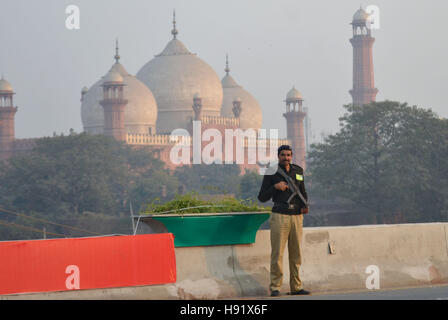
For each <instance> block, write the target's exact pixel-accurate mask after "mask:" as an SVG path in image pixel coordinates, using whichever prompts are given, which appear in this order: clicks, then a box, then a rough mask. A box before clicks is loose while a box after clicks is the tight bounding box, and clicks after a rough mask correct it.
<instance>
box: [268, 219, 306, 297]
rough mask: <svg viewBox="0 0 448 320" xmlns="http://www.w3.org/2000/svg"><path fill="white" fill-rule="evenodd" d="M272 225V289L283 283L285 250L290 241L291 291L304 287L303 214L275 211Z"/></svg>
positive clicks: (278, 288) (276, 288)
mask: <svg viewBox="0 0 448 320" xmlns="http://www.w3.org/2000/svg"><path fill="white" fill-rule="evenodd" d="M270 227H271V248H272V251H271V284H270V287H269V289H270V290H271V291H274V290H279V291H280V289H281V287H282V284H283V252H284V251H285V246H286V242H288V252H289V286H290V289H291V291H298V290H301V289H303V286H302V281H301V280H300V276H299V269H300V265H301V263H302V256H301V250H300V245H301V242H302V229H303V215H302V214H299V215H288V214H280V213H275V212H273V213H272V214H271V217H270Z"/></svg>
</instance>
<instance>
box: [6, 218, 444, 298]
mask: <svg viewBox="0 0 448 320" xmlns="http://www.w3.org/2000/svg"><path fill="white" fill-rule="evenodd" d="M447 234H448V223H427V224H401V225H369V226H350V227H320V228H304V233H303V241H302V249H303V250H302V253H303V259H302V262H303V265H302V268H301V271H300V274H301V278H302V281H303V283H304V286H305V288H306V289H309V290H311V291H313V292H331V291H338V290H359V289H372V290H375V289H384V288H397V287H407V286H419V285H430V284H440V283H448V236H447ZM269 237H270V232H269V230H260V231H258V233H257V238H256V242H255V243H254V244H250V245H233V246H209V247H190V248H176V264H177V281H176V283H175V284H169V285H161V286H142V287H127V288H113V289H98V290H76V291H68V292H51V293H34V294H22V295H8V296H0V299H219V298H234V297H251V296H265V295H268V294H269V291H268V288H269V269H270V267H269V266H270V250H271V247H270V238H269ZM287 257H288V252H287V248H286V249H285V253H284V259H283V270H284V279H283V283H284V285H283V288H282V292H284V293H286V292H288V291H289V268H288V260H287Z"/></svg>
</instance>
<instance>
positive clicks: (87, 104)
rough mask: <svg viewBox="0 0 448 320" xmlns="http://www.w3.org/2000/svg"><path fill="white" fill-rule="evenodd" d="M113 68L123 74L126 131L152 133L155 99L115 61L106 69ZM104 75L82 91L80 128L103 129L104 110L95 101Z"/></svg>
mask: <svg viewBox="0 0 448 320" xmlns="http://www.w3.org/2000/svg"><path fill="white" fill-rule="evenodd" d="M114 71H115V72H116V73H118V74H120V75H121V77H123V83H124V84H125V86H124V92H123V95H124V99H126V100H128V104H127V105H126V108H125V110H124V125H125V128H126V132H127V133H147V134H148V133H149V134H155V130H156V122H157V103H156V100H155V98H154V96H153V94H152V93H151V90H149V89H148V87H147V86H146V85H145V84H144V83H142V82H141V81H140V80H138V79H137V78H136V77H134V76H132V75H130V74H129V73H128V72H127V71H126V70H125V68H124V67H123V66H122V65H121V64H120V63H119V62H118V61H117V63H115V64H114V65H113V66H112V68H111V69H110V71H109V73H108V74H110V72H114ZM103 81H104V77H103V78H102V79H100V80H99V81H97V82H96V83H95V84H94V85H93V86H92V87H91V88H90V89H89V90H88V91H87V92H85V91H84V93H83V97H82V100H81V101H82V104H81V119H82V123H83V126H84V131H85V132H88V133H92V134H102V133H103V129H104V110H103V107H102V106H101V105H100V103H99V101H100V100H102V98H103V89H102V87H101V85H102V83H103Z"/></svg>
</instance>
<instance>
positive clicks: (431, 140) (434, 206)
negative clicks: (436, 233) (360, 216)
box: [308, 101, 448, 222]
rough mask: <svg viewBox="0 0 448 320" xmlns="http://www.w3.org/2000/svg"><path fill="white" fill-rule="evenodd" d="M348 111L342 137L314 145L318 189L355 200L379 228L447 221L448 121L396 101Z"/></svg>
mask: <svg viewBox="0 0 448 320" xmlns="http://www.w3.org/2000/svg"><path fill="white" fill-rule="evenodd" d="M345 109H346V110H347V113H346V114H345V115H344V116H343V117H341V118H340V119H339V120H340V126H341V129H340V131H339V132H338V133H336V134H335V135H330V136H329V137H327V138H326V140H325V142H324V143H322V144H317V145H312V151H311V152H310V153H309V165H308V168H309V173H310V179H311V182H312V184H313V188H320V189H322V190H325V191H327V192H329V194H331V195H334V196H340V197H343V198H347V199H350V200H352V201H353V202H355V203H356V204H357V205H359V206H360V207H361V208H364V209H365V210H366V211H367V212H370V214H374V215H376V216H377V218H378V221H379V222H383V221H385V219H386V220H390V217H391V216H401V217H404V219H405V220H406V221H423V220H425V221H428V220H429V221H440V220H446V219H447V218H448V216H447V202H446V200H445V199H446V198H447V196H448V169H447V168H448V122H447V120H446V119H440V118H438V117H437V115H436V114H434V113H433V112H432V111H431V110H425V109H422V108H418V107H416V106H414V107H409V106H407V104H400V103H398V102H391V101H385V102H378V103H375V102H374V103H371V104H369V105H364V106H363V107H357V106H353V105H347V106H345Z"/></svg>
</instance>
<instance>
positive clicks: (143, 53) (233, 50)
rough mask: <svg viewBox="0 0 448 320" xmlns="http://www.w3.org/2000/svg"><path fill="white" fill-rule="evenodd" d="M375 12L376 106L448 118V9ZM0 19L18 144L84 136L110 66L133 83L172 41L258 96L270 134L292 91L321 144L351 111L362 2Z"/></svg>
mask: <svg viewBox="0 0 448 320" xmlns="http://www.w3.org/2000/svg"><path fill="white" fill-rule="evenodd" d="M70 4H74V5H77V6H79V8H80V17H81V21H80V22H81V23H80V27H81V28H80V30H68V29H67V28H66V27H65V20H66V18H67V14H66V13H65V9H66V7H67V6H68V5H70ZM362 5H363V6H364V8H365V7H366V6H367V5H376V6H378V7H379V9H380V29H379V30H374V31H373V36H374V37H375V38H376V41H375V43H374V47H373V54H374V56H373V59H374V70H375V85H376V87H377V88H378V89H379V93H378V95H377V101H382V100H386V99H389V100H395V101H401V102H408V103H409V104H411V105H418V106H420V107H428V108H429V107H430V108H432V110H434V111H435V112H436V113H437V114H439V116H442V117H447V116H448V108H447V105H446V96H445V95H446V94H447V91H448V90H447V89H448V61H447V58H448V40H447V39H448V36H447V31H448V28H447V27H446V21H447V17H448V1H443V0H440V1H439V0H432V1H409V0H408V1H399V0H393V1H391V0H387V1H386V0H385V1H372V2H365V3H364V2H363V3H362ZM1 6H2V8H1V10H0V41H1V50H0V73H3V74H4V76H5V78H6V79H7V80H8V81H9V82H10V83H11V84H12V86H13V88H14V91H15V92H16V96H15V104H16V105H18V106H19V111H18V112H17V114H16V122H15V123H16V137H17V138H31V137H41V136H50V135H52V134H53V132H57V133H61V132H64V133H68V132H69V129H70V128H73V129H75V131H77V132H81V131H82V130H83V129H82V122H81V115H80V108H81V103H80V91H81V88H82V87H83V86H88V87H90V86H91V85H93V84H94V83H95V82H96V81H97V80H99V79H100V77H102V76H103V75H104V74H105V73H106V72H107V71H108V70H109V68H110V67H111V65H112V64H113V63H114V59H113V56H114V54H115V53H114V46H115V38H117V37H118V38H119V41H120V55H121V63H122V64H123V65H124V67H125V68H126V69H127V71H128V72H129V73H131V74H134V75H135V74H136V73H137V72H138V70H140V68H141V67H142V66H143V65H144V64H145V63H146V62H148V61H149V60H150V59H152V58H153V57H154V55H156V54H158V53H160V52H161V51H162V50H163V48H164V47H165V45H166V44H167V42H168V41H169V40H170V39H171V38H172V36H171V33H170V32H171V28H172V24H171V23H172V11H173V9H175V10H176V18H177V29H178V31H179V35H178V38H179V39H180V40H181V41H182V42H183V43H184V44H185V45H186V47H187V48H188V49H189V50H190V51H191V52H194V53H197V54H198V56H199V57H200V58H202V59H203V60H204V61H205V62H207V63H208V64H209V65H211V66H212V67H213V68H214V69H215V71H216V72H217V74H218V76H219V77H220V78H222V77H223V76H224V74H225V72H224V68H225V54H226V53H228V54H229V59H230V67H231V75H232V76H233V77H234V79H235V80H236V81H237V82H238V83H239V84H240V85H242V86H243V87H244V88H245V89H247V90H248V91H249V92H251V93H252V94H253V95H254V96H255V98H256V99H257V100H258V102H259V103H260V105H261V107H262V109H263V127H264V128H278V129H280V137H285V135H286V128H285V127H286V121H285V119H284V118H283V116H282V114H283V112H284V111H285V105H284V102H283V100H284V99H285V96H286V93H287V92H288V91H289V89H291V87H292V86H293V85H295V87H296V88H297V89H298V90H300V91H301V92H302V95H303V97H304V99H305V102H304V105H305V106H307V107H308V108H309V112H310V117H311V122H312V130H313V132H314V133H315V136H316V139H319V138H320V135H321V132H327V133H328V132H331V133H335V132H336V131H337V130H338V128H339V122H338V117H340V116H341V115H342V114H343V113H344V109H343V108H342V105H344V104H347V103H350V102H351V96H350V94H349V93H348V90H349V89H350V88H351V87H352V47H351V44H350V42H349V38H351V36H352V29H351V26H350V25H349V23H350V22H351V20H352V16H353V14H354V12H355V11H356V10H357V9H358V8H359V6H360V1H358V0H356V1H351V0H344V1H329V0H328V1H317V0H313V1H311V0H309V1H298V0H275V1H274V0H270V1H267V0H250V1H248V0H247V1H245V0H225V1H212V0H189V1H185V0H184V1H180V0H179V1H174V0H170V1H167V0H165V1H155V0H127V1H124V0H88V1H87V0H82V1H76V0H72V1H65V0H39V1H30V0H14V1H13V0H3V1H2V2H1Z"/></svg>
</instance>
